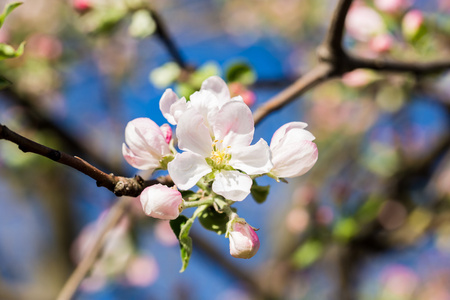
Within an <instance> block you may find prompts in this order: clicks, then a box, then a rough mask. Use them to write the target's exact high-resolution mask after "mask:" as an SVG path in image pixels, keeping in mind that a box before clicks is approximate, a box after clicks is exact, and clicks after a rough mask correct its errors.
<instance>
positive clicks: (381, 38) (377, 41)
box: [369, 34, 393, 53]
mask: <svg viewBox="0 0 450 300" xmlns="http://www.w3.org/2000/svg"><path fill="white" fill-rule="evenodd" d="M392 44H393V39H392V36H391V35H389V34H380V35H377V36H375V37H373V38H372V39H371V40H370V41H369V47H370V49H371V50H372V51H373V52H376V53H383V52H388V51H389V50H391V48H392Z"/></svg>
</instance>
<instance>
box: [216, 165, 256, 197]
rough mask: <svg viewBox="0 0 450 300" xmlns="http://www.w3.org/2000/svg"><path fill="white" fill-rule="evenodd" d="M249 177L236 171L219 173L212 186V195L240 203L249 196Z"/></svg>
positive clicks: (250, 182)
mask: <svg viewBox="0 0 450 300" xmlns="http://www.w3.org/2000/svg"><path fill="white" fill-rule="evenodd" d="M252 183H253V181H252V179H251V178H250V176H248V175H246V174H243V173H241V172H238V171H221V172H220V173H218V174H217V175H216V178H215V180H214V182H213V185H212V190H213V191H214V193H216V194H219V195H221V196H224V197H225V198H226V199H229V200H232V201H242V200H244V199H245V197H247V196H248V194H250V188H251V187H252Z"/></svg>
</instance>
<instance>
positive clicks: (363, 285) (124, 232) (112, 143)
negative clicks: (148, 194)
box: [0, 0, 450, 300]
mask: <svg viewBox="0 0 450 300" xmlns="http://www.w3.org/2000/svg"><path fill="white" fill-rule="evenodd" d="M9 2H10V1H3V0H2V1H0V5H1V6H2V7H3V6H4V5H5V4H6V3H9ZM23 2H24V4H23V5H22V6H20V7H18V8H17V9H16V10H15V11H14V12H13V13H11V15H10V16H9V17H8V18H7V20H6V22H5V25H4V26H3V27H2V28H1V29H0V42H5V43H8V44H11V45H13V46H14V47H17V46H18V45H19V44H20V42H22V41H26V42H27V44H26V47H25V52H24V54H23V56H21V57H19V58H15V59H11V60H6V61H2V62H1V63H0V71H1V73H0V74H1V75H2V76H4V77H6V78H7V79H8V80H9V81H11V82H12V83H13V84H12V85H11V86H9V87H8V88H7V89H5V90H2V91H0V122H1V123H2V124H4V125H7V126H8V127H9V128H10V129H12V130H14V131H16V132H18V133H20V134H22V135H24V136H26V137H28V138H30V139H33V140H36V141H38V142H40V143H42V144H45V145H47V146H50V147H53V148H56V149H60V150H62V151H65V152H67V153H69V154H72V155H76V156H80V157H82V158H83V159H85V160H87V161H89V162H90V163H92V164H93V165H95V166H97V167H99V168H100V169H102V170H103V171H105V172H108V173H109V172H113V173H115V174H118V175H125V176H134V175H135V174H138V171H137V170H135V169H133V168H132V167H130V166H129V165H127V164H126V162H125V160H124V159H123V157H122V154H121V147H122V143H123V142H124V129H125V126H126V124H127V122H129V121H130V120H132V119H134V118H137V117H149V118H151V119H152V120H154V121H155V122H156V123H158V124H160V125H162V124H163V123H164V122H165V120H164V118H163V117H162V115H161V112H160V110H159V99H160V97H161V95H162V93H163V92H164V90H165V88H166V87H171V88H173V89H175V90H176V91H178V92H179V93H180V94H183V93H189V92H190V91H191V90H193V89H195V86H196V85H197V86H198V84H199V83H201V81H202V80H203V79H204V78H206V77H207V76H209V75H213V74H218V75H220V76H222V77H225V78H229V79H230V80H231V79H232V78H231V77H232V74H231V73H230V70H233V68H235V67H236V66H239V67H240V68H243V69H244V70H245V74H244V75H245V76H241V77H239V78H234V79H236V81H237V83H236V84H235V85H234V87H233V88H234V89H235V92H236V93H243V94H245V95H246V99H247V101H248V104H249V105H250V106H251V108H252V109H256V108H257V107H258V106H259V105H261V104H262V103H264V102H265V101H267V100H268V99H270V98H271V97H272V96H274V95H275V94H276V93H278V92H279V91H281V90H282V89H283V88H285V87H287V86H289V84H290V83H292V82H293V81H294V80H295V79H297V78H298V77H299V76H301V75H302V74H304V73H305V72H307V71H308V70H309V69H310V68H311V67H312V66H314V65H315V63H316V56H315V49H316V48H317V46H319V45H320V43H321V41H322V39H323V37H324V34H325V32H326V30H327V27H328V25H329V20H330V17H331V14H332V12H333V9H334V5H335V3H336V1H326V0H318V1H317V0H316V1H311V0H272V1H264V0H259V1H258V0H250V1H238V0H216V1H206V0H165V1H160V0H156V1H151V2H147V1H144V2H145V3H148V4H150V5H151V7H152V9H154V11H156V12H157V13H158V15H159V16H160V17H161V19H162V20H163V21H164V23H165V26H166V29H167V30H168V32H169V34H170V36H171V38H172V39H173V41H174V42H175V44H176V47H177V48H178V49H179V53H180V54H181V57H182V59H183V60H184V61H185V62H186V63H187V65H188V66H189V67H188V69H189V70H191V73H190V74H189V75H186V74H183V71H182V70H181V69H180V65H177V64H176V63H174V57H173V55H171V54H170V53H169V51H168V50H167V48H166V46H165V44H164V42H163V40H162V39H161V36H160V35H158V34H157V32H155V30H156V29H155V28H154V26H155V24H154V23H152V19H151V18H150V21H149V19H148V18H145V17H143V18H141V19H140V20H138V21H136V20H135V19H137V18H138V17H136V16H135V15H134V14H135V11H134V10H133V9H130V7H134V5H136V3H138V4H139V2H140V1H131V0H129V1H125V0H115V1H106V0H105V1H101V0H90V1H60V0H25V1H23ZM355 2H357V1H355ZM404 2H406V1H404ZM356 5H360V6H364V7H366V8H370V9H371V10H372V12H373V13H375V14H376V15H378V17H379V20H381V23H382V24H383V25H381V29H380V28H376V29H375V30H373V31H371V32H369V33H367V32H366V36H364V35H361V32H359V33H358V32H356V33H355V30H354V29H355V28H354V27H353V28H350V27H349V28H347V29H348V34H346V36H345V38H344V44H345V47H346V48H347V49H349V50H351V51H352V52H355V53H357V54H358V55H361V56H365V57H386V58H393V59H400V60H407V61H422V62H423V61H429V60H433V59H437V58H446V57H448V55H449V52H450V6H449V5H448V2H447V1H446V0H441V1H438V0H431V1H425V0H423V1H421V0H414V1H412V0H411V1H409V3H408V4H405V5H404V6H402V7H401V8H399V9H398V10H397V11H394V12H392V11H386V10H384V11H383V9H382V8H380V6H377V5H375V3H374V2H373V1H370V0H367V1H359V2H358V3H357V4H356ZM413 10H417V11H419V12H420V13H421V14H422V17H423V19H422V20H421V23H420V24H419V25H420V32H419V31H418V32H417V33H416V34H415V35H414V36H411V35H408V33H405V26H406V25H405V21H404V19H405V18H404V17H405V15H406V14H407V12H410V11H413ZM357 15H358V16H360V15H362V13H361V12H360V13H358V14H357ZM372 16H373V14H372ZM378 17H375V19H374V20H372V19H370V14H369V15H368V16H367V19H369V20H371V22H372V23H370V24H377V22H378V21H377V20H378V19H377V18H378ZM363 19H364V18H363ZM367 19H366V20H367ZM355 22H356V23H358V21H355ZM348 26H351V24H348ZM357 27H358V26H357ZM369 27H370V26H369ZM418 30H419V29H418ZM386 35H387V36H388V39H389V42H388V43H387V44H386V43H381V46H380V44H377V45H378V47H377V46H374V43H375V42H373V38H374V37H376V36H384V37H385V36H386ZM383 41H386V39H385V40H383ZM175 62H176V61H175ZM167 63H169V64H167ZM178 63H179V62H178ZM181 67H182V66H181ZM247 67H250V68H251V70H250V69H247ZM230 74H231V75H230ZM186 76H187V77H186ZM186 78H188V79H186ZM189 78H190V79H189ZM192 78H193V79H192ZM449 86H450V76H449V75H448V74H446V73H441V74H430V75H429V76H421V77H419V76H415V75H414V74H408V73H400V74H399V73H383V72H373V71H370V70H356V71H354V72H352V74H346V75H345V76H344V78H342V79H341V78H336V79H333V80H330V81H328V82H326V83H324V84H322V85H320V86H319V87H316V88H314V89H312V90H311V91H309V92H307V93H306V94H305V95H302V96H301V97H299V99H297V100H296V101H294V102H293V103H291V104H289V105H287V106H285V107H284V108H282V109H281V110H279V111H276V112H273V113H271V114H270V115H269V116H268V117H267V118H265V119H264V120H263V121H262V122H261V123H260V124H258V126H257V127H256V131H255V139H256V140H258V139H259V138H260V137H262V138H264V139H266V140H267V141H270V139H271V136H272V134H273V133H274V132H275V130H276V129H277V128H279V127H280V126H281V125H283V124H285V123H287V122H291V121H302V122H306V123H308V124H309V126H308V129H309V130H310V131H311V132H312V133H313V134H314V135H315V136H316V143H317V145H318V148H319V160H318V162H317V164H316V166H315V167H314V168H313V169H312V170H311V171H310V172H309V173H307V174H306V175H304V176H302V177H300V178H295V179H291V180H289V183H288V184H285V183H277V182H275V181H274V180H271V179H266V178H260V180H258V182H259V183H260V184H261V185H268V184H270V185H271V192H270V195H269V197H268V199H267V201H266V202H265V203H263V204H258V203H256V202H255V201H253V199H252V198H251V197H248V199H246V200H245V201H243V202H242V203H238V205H236V207H237V208H238V212H239V215H240V216H242V217H244V218H245V219H246V220H247V221H248V222H249V223H250V224H251V225H252V226H254V227H257V228H260V230H259V231H258V235H259V238H260V240H261V248H260V250H259V252H258V254H257V255H256V256H255V257H253V258H252V259H250V260H238V259H234V258H232V257H231V256H230V255H229V248H228V247H229V246H228V240H227V239H226V238H225V237H224V236H219V235H217V234H216V233H214V232H210V231H207V230H205V229H204V228H202V226H201V225H200V224H199V223H198V222H197V223H195V224H194V226H193V229H192V232H193V235H194V238H193V240H194V252H193V255H192V258H191V262H190V265H189V267H188V268H187V270H186V271H185V272H184V273H179V272H178V271H179V269H180V268H181V260H180V256H179V248H178V243H177V240H176V238H175V236H174V235H173V234H172V233H171V231H170V228H169V227H168V224H167V222H163V221H158V220H154V219H150V218H148V217H146V216H145V215H144V214H143V213H142V212H141V208H140V204H139V202H138V201H137V200H136V199H132V198H130V199H129V202H130V207H129V210H128V213H127V215H126V216H125V217H123V218H122V219H121V221H120V222H119V223H118V225H117V226H116V227H115V228H114V229H113V230H112V231H111V232H110V233H109V235H108V237H107V241H106V244H105V247H104V249H103V251H102V253H101V256H100V258H99V260H98V261H97V263H96V264H95V265H94V267H93V269H92V270H91V272H90V273H89V276H88V277H87V278H86V279H85V280H84V281H83V282H82V284H81V286H80V288H79V290H78V291H77V293H76V295H75V299H217V300H224V299H239V300H243V299H263V298H265V299H317V300H323V299H364V300H375V299H377V300H407V299H420V300H429V299H433V300H448V299H450V210H449V211H447V209H450V203H449V193H450V156H449V152H448V150H449V149H450V148H449V147H450V135H449V130H448V128H449V111H450V110H449V108H450V106H449V105H450V98H449V97H450V88H449ZM139 174H141V175H142V176H148V174H145V173H139ZM164 174H165V173H164V172H161V173H157V174H155V175H154V176H158V175H164ZM0 178H1V180H0V299H36V300H39V299H54V298H55V296H56V294H57V293H58V291H59V290H60V289H61V287H62V286H63V284H64V282H65V281H66V280H67V278H68V277H69V275H70V273H71V271H72V270H73V268H74V267H75V266H76V264H77V262H79V260H80V259H81V257H82V256H83V255H84V254H85V253H86V252H88V251H89V247H90V245H92V241H93V240H95V237H96V235H97V234H98V232H99V230H100V228H101V226H102V224H103V223H104V220H105V216H106V215H107V213H108V211H109V209H110V208H111V207H112V205H114V203H116V202H117V198H116V197H114V195H113V194H112V193H111V192H110V191H108V190H106V189H104V188H98V187H97V186H96V184H95V182H94V180H92V179H91V178H89V177H87V176H85V175H83V174H81V173H79V172H77V171H75V170H73V169H70V168H68V167H66V166H62V165H57V164H55V163H54V162H52V161H50V160H48V159H46V158H43V157H39V156H36V155H33V154H26V153H22V152H21V151H20V150H18V148H17V146H16V145H14V144H12V143H9V142H7V141H1V142H0ZM187 213H188V214H189V213H191V212H190V211H188V212H187Z"/></svg>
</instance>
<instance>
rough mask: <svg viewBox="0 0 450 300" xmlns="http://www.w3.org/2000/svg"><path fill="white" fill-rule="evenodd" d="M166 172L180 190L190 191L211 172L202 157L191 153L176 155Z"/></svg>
mask: <svg viewBox="0 0 450 300" xmlns="http://www.w3.org/2000/svg"><path fill="white" fill-rule="evenodd" d="M168 170H169V174H170V176H171V177H172V180H173V182H174V183H175V184H176V185H177V187H178V188H179V189H181V190H188V189H190V188H191V187H193V186H194V185H195V184H196V183H197V182H198V181H199V180H200V178H202V177H203V176H205V175H206V174H208V173H210V172H211V171H212V170H211V167H210V166H209V165H208V164H207V163H206V161H205V158H204V157H202V156H201V155H198V154H195V153H192V152H183V153H181V154H180V153H179V154H177V155H176V156H175V158H174V160H172V161H171V162H170V163H169V164H168Z"/></svg>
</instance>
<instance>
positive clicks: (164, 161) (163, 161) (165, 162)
mask: <svg viewBox="0 0 450 300" xmlns="http://www.w3.org/2000/svg"><path fill="white" fill-rule="evenodd" d="M174 158H175V156H173V155H171V154H169V155H166V156H164V157H163V158H162V159H161V160H160V161H159V163H160V165H161V167H159V168H158V169H161V170H167V165H168V164H169V163H170V162H171V161H172V160H173V159H174Z"/></svg>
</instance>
